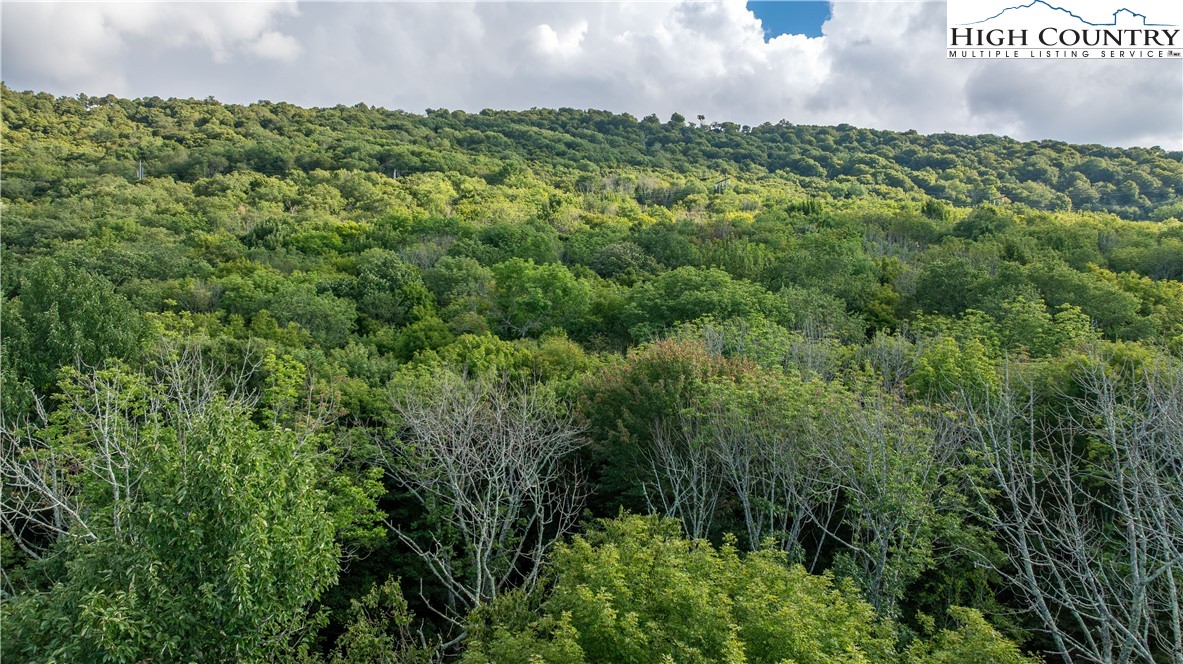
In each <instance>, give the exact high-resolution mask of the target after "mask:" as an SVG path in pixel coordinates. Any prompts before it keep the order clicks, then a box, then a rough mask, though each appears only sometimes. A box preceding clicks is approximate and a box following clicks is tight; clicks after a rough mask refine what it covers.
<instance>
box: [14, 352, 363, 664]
mask: <svg viewBox="0 0 1183 664" xmlns="http://www.w3.org/2000/svg"><path fill="white" fill-rule="evenodd" d="M160 360H161V361H160V362H159V363H158V364H157V367H158V369H157V372H155V373H150V374H144V373H133V372H129V371H126V370H124V369H120V368H111V369H104V370H98V371H93V372H90V373H86V374H82V373H78V372H74V371H71V372H69V373H68V374H67V376H66V378H65V380H64V381H63V383H62V396H61V406H60V407H59V408H58V409H56V410H55V411H54V412H52V413H50V414H48V416H47V419H46V421H45V422H44V423H42V424H30V425H28V426H14V425H12V424H11V423H10V425H9V427H8V428H7V429H6V430H5V431H4V433H3V447H2V453H0V473H2V480H3V500H2V502H0V504H2V507H3V509H2V510H0V517H2V523H3V526H4V530H5V533H6V538H7V537H12V538H13V541H15V542H16V543H17V544H18V546H19V547H20V548H21V550H22V551H23V552H24V553H25V554H26V555H27V556H29V557H30V558H31V559H32V560H33V562H30V563H28V564H29V565H32V566H35V567H37V566H41V567H45V568H46V570H47V571H48V570H53V569H56V570H58V573H57V575H56V578H54V579H53V581H52V585H50V586H48V587H40V586H31V587H29V588H27V589H24V590H22V591H20V592H18V593H17V594H16V595H15V596H12V597H6V598H5V599H4V601H3V602H2V603H0V611H2V612H3V618H4V624H5V635H6V638H5V639H4V645H3V647H4V650H3V652H4V654H5V656H6V658H7V657H11V658H13V659H25V658H34V659H41V658H45V659H55V658H61V659H67V660H69V661H78V662H90V661H94V662H100V661H144V660H155V659H160V658H162V659H168V660H185V661H226V660H237V661H242V660H263V659H271V658H282V657H283V656H284V654H285V653H290V652H291V648H292V647H293V645H294V644H295V643H296V642H298V641H299V640H300V639H302V638H303V637H305V636H307V633H308V630H309V628H310V627H312V626H314V625H315V619H314V618H313V616H312V615H311V614H310V613H309V608H310V605H311V603H312V602H314V601H315V600H316V599H317V598H318V597H319V595H320V593H321V592H322V591H324V590H325V589H326V588H327V587H329V586H330V585H332V584H333V583H335V582H336V579H337V574H338V563H339V559H340V557H341V555H342V552H341V549H340V548H339V547H338V546H337V544H336V543H335V542H334V539H335V536H336V535H337V533H338V532H339V531H340V530H343V529H347V528H349V527H351V526H352V524H355V523H357V522H358V521H359V520H362V519H363V514H362V513H363V512H364V511H366V510H367V509H373V503H372V500H369V499H366V498H364V497H363V499H362V501H361V503H358V502H356V501H353V500H340V499H341V498H344V496H343V495H336V496H334V495H332V494H331V493H330V491H329V490H328V489H327V487H328V486H329V485H330V484H331V483H332V481H333V480H332V479H331V478H332V477H333V476H334V471H333V470H332V463H333V460H332V458H331V456H330V455H328V454H326V453H325V452H324V444H325V439H324V435H323V433H321V432H320V431H319V430H318V427H319V424H318V422H319V420H318V419H316V418H315V417H313V419H309V418H308V417H306V415H310V414H311V415H314V413H311V412H310V411H307V410H305V409H302V408H300V409H294V407H299V406H300V399H299V392H300V387H299V383H298V382H293V380H295V379H296V377H300V378H302V377H303V376H304V372H303V367H302V366H298V365H289V366H287V367H286V368H285V367H282V366H278V367H277V371H276V373H275V376H277V379H276V380H274V381H273V382H272V385H271V387H270V388H269V389H268V391H267V392H266V394H264V395H263V397H262V398H263V402H264V403H266V404H267V405H266V407H265V409H264V411H263V412H264V413H266V415H265V416H263V417H260V419H262V420H266V421H267V423H266V424H258V423H257V421H256V420H255V419H254V415H255V413H254V412H253V405H254V401H253V400H252V399H251V398H250V397H249V396H247V394H246V393H245V392H244V391H242V385H243V384H242V383H238V388H237V389H236V391H234V392H231V393H225V392H222V391H221V390H219V389H218V387H217V381H218V379H219V378H220V376H219V375H218V374H217V373H215V372H213V371H211V370H210V369H209V368H208V367H207V366H205V365H203V363H202V362H201V361H200V359H199V357H198V356H196V355H194V354H192V353H191V352H189V351H185V352H182V353H180V354H167V355H162V356H161V358H160ZM305 394H306V395H308V394H314V393H305ZM301 411H302V412H303V413H304V414H303V415H302V414H301ZM367 503H368V507H366V504H367ZM334 505H336V507H334ZM338 509H340V510H343V511H342V512H337V510H338ZM6 564H7V563H6ZM33 578H36V575H33Z"/></svg>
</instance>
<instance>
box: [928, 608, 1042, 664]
mask: <svg viewBox="0 0 1183 664" xmlns="http://www.w3.org/2000/svg"><path fill="white" fill-rule="evenodd" d="M949 616H950V617H951V618H952V619H953V620H954V621H955V622H956V624H957V627H956V629H942V630H941V631H940V632H938V633H936V634H934V635H933V636H931V637H930V638H927V639H924V640H919V641H916V642H914V643H913V644H912V645H910V646H909V647H908V650H907V660H908V661H909V662H914V663H915V664H1034V662H1037V661H1039V660H1037V659H1035V658H1033V657H1026V656H1024V655H1023V654H1022V653H1021V652H1020V651H1019V648H1018V647H1017V646H1016V645H1015V644H1014V643H1012V642H1010V641H1008V640H1006V639H1005V638H1004V637H1003V636H1002V635H1001V634H999V633H998V630H996V629H994V628H993V627H991V626H990V623H988V622H986V619H985V618H983V617H982V614H981V613H980V612H978V611H975V610H974V609H967V608H964V607H959V606H955V607H951V608H950V609H949Z"/></svg>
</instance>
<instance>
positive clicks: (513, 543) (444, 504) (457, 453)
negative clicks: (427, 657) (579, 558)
mask: <svg viewBox="0 0 1183 664" xmlns="http://www.w3.org/2000/svg"><path fill="white" fill-rule="evenodd" d="M391 403H392V405H393V406H394V409H395V411H396V412H397V413H398V415H399V417H400V418H401V421H400V422H399V427H398V428H399V430H400V435H399V436H398V438H396V439H393V440H384V441H380V442H381V447H382V448H383V449H384V450H385V452H386V453H387V454H386V457H385V458H386V461H387V467H388V469H389V471H390V473H391V475H392V476H393V478H394V479H395V480H396V481H398V482H399V483H400V484H401V485H402V486H403V487H404V488H405V489H406V490H407V491H408V492H409V493H410V494H411V495H412V496H414V497H415V499H416V500H417V501H418V502H419V503H420V504H421V505H422V506H423V508H424V510H425V511H426V513H427V515H428V516H429V518H430V519H431V520H433V521H434V523H433V526H432V527H431V528H430V530H429V531H426V532H415V531H412V530H409V529H407V528H405V527H403V526H399V525H393V524H392V526H391V527H392V529H393V531H394V532H395V533H396V535H397V536H398V537H399V539H400V540H401V541H402V542H403V543H404V544H406V545H407V547H409V548H410V549H411V550H412V551H413V552H414V553H415V554H416V555H418V556H419V557H420V558H421V559H422V560H423V561H424V562H425V563H426V564H427V567H428V569H429V570H430V571H431V573H432V574H433V575H434V576H435V578H436V579H437V580H438V581H439V582H440V583H441V584H442V585H443V587H444V588H445V589H446V590H447V592H448V594H449V601H448V606H447V607H433V608H435V610H437V611H438V612H439V613H440V614H441V615H442V616H443V617H444V618H446V619H447V620H449V621H451V622H452V624H453V625H454V626H456V627H457V628H460V629H461V634H462V633H463V629H462V628H463V617H464V615H465V614H466V613H467V612H468V611H469V610H471V609H472V608H473V607H476V606H479V605H481V604H484V603H486V602H489V601H491V600H493V599H495V598H496V597H497V596H498V595H499V594H501V593H502V592H503V591H505V590H507V589H509V588H512V587H525V588H531V587H533V586H534V585H535V583H536V582H537V580H538V575H539V573H540V571H541V565H542V562H543V557H544V555H545V554H546V552H547V551H548V550H549V549H550V547H551V545H552V544H553V543H554V542H555V541H556V540H557V539H558V538H559V537H561V536H562V535H563V534H564V533H566V532H568V531H569V529H570V528H571V527H572V526H573V525H574V523H575V521H576V519H577V517H578V515H579V510H580V509H581V506H582V504H583V498H584V493H585V492H584V485H583V483H582V482H581V481H580V480H579V478H578V476H577V474H576V473H574V472H573V471H572V469H571V466H570V463H569V457H570V455H571V453H572V452H574V451H575V450H576V449H578V448H579V447H580V446H581V445H583V444H584V439H583V437H582V436H581V431H580V428H579V427H578V426H577V425H576V424H575V423H574V421H573V419H572V417H571V415H570V414H569V413H567V412H565V410H564V409H563V407H562V405H561V404H560V403H559V402H558V400H557V399H556V397H555V396H554V395H553V393H552V392H551V391H550V390H549V389H547V388H546V387H545V386H543V385H538V384H527V385H520V384H515V383H511V382H509V381H507V380H501V379H495V378H488V377H479V378H470V377H463V376H459V375H456V374H454V373H451V372H445V373H442V374H440V375H437V376H435V377H433V378H431V379H430V380H426V381H424V382H421V383H418V384H416V385H414V386H407V387H399V388H395V389H394V390H393V393H392V399H391ZM446 533H455V535H456V537H455V538H452V537H449V536H448V535H447V534H446Z"/></svg>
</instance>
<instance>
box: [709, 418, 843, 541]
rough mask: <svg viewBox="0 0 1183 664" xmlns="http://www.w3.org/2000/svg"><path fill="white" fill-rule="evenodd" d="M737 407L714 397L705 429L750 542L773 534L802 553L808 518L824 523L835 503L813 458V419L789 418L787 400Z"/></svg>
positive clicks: (823, 468) (815, 449) (823, 469)
mask: <svg viewBox="0 0 1183 664" xmlns="http://www.w3.org/2000/svg"><path fill="white" fill-rule="evenodd" d="M736 406H737V405H729V404H726V403H724V402H723V401H721V400H720V401H716V402H715V403H714V404H713V405H712V406H711V409H710V411H709V412H710V415H709V423H708V425H707V429H708V431H709V436H710V441H711V446H712V450H713V451H714V453H715V455H716V458H717V461H718V464H719V467H720V469H721V471H722V475H723V478H724V480H725V482H726V483H727V485H728V487H729V488H730V489H731V491H732V492H733V493H734V495H735V498H736V501H737V502H738V503H739V507H740V511H741V513H742V516H743V521H744V528H745V531H746V534H747V538H748V542H749V543H750V545H751V546H753V547H756V546H759V545H760V544H761V543H762V542H763V541H764V540H765V539H766V538H773V539H775V540H776V541H777V543H778V544H779V546H780V547H781V548H782V549H784V550H785V551H789V552H791V553H792V554H794V555H799V556H802V557H803V556H804V549H803V546H802V542H801V533H802V529H803V527H804V526H805V525H806V524H807V523H808V522H809V520H810V518H811V516H817V517H818V518H822V519H823V520H824V521H826V522H828V521H829V515H830V512H831V509H830V508H831V507H832V506H833V504H834V495H833V494H834V491H833V489H832V485H831V483H830V482H829V480H828V479H827V477H826V473H827V472H828V471H827V468H826V465H825V464H823V463H819V459H818V458H817V454H818V451H819V450H818V447H817V445H816V440H817V436H818V433H819V432H818V431H817V428H816V427H815V426H814V425H813V422H812V419H811V418H797V417H793V416H792V415H791V414H790V413H789V412H788V406H787V405H786V404H782V403H778V402H775V401H773V402H766V401H762V402H760V403H752V404H742V405H738V407H736ZM822 515H825V516H824V517H823V516H822ZM815 562H816V556H815Z"/></svg>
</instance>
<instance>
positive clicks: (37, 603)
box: [0, 88, 1183, 664]
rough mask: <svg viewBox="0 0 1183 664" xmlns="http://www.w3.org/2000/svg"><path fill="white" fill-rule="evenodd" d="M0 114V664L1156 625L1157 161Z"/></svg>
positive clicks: (452, 122) (845, 133)
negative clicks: (0, 625) (6, 661)
mask: <svg viewBox="0 0 1183 664" xmlns="http://www.w3.org/2000/svg"><path fill="white" fill-rule="evenodd" d="M2 94H3V155H2V156H3V162H2V166H0V178H2V184H0V190H2V191H0V194H2V202H0V205H2V207H0V224H2V228H0V233H2V240H3V248H2V251H3V253H2V254H0V269H2V278H3V297H4V300H3V309H2V312H0V313H2V316H3V320H2V325H3V328H2V330H0V332H2V335H3V352H2V355H0V378H2V381H3V383H2V388H3V391H2V395H0V397H2V400H0V406H2V408H3V416H4V435H3V448H2V450H0V451H2V455H0V478H2V481H3V487H2V489H3V491H2V492H0V493H2V495H3V498H2V499H0V502H2V508H3V509H0V519H2V521H0V523H2V525H3V537H2V538H0V546H2V548H0V553H2V554H3V584H2V591H0V611H2V612H3V619H4V624H5V637H6V638H5V639H4V642H3V644H2V648H3V650H2V653H3V655H4V657H5V658H12V661H46V660H47V659H49V658H50V657H51V654H52V656H53V657H56V658H57V660H58V661H79V662H85V661H239V660H241V661H261V660H265V659H267V660H276V659H278V660H282V661H334V662H340V661H351V662H365V661H397V662H420V661H422V662H426V661H432V660H431V657H433V653H436V654H438V653H443V655H444V656H446V658H448V659H460V660H462V661H465V662H519V661H520V662H527V661H536V660H534V659H531V658H532V657H542V659H543V660H544V661H548V662H550V661H553V662H618V661H637V662H662V661H670V660H669V659H663V658H672V661H678V662H693V661H702V662H707V661H737V662H738V661H752V662H778V661H784V660H792V661H798V662H838V661H843V662H846V661H862V662H901V661H902V662H914V663H917V664H922V663H929V662H932V663H937V662H951V661H966V662H969V661H990V662H1002V663H1006V662H1015V663H1019V662H1025V661H1029V657H1035V658H1047V659H1048V660H1049V661H1051V660H1054V661H1082V662H1094V661H1095V662H1102V661H1105V662H1110V661H1138V662H1155V661H1170V660H1169V659H1168V656H1169V654H1170V653H1171V652H1173V650H1174V649H1175V646H1174V645H1173V644H1177V643H1179V642H1180V639H1183V623H1180V621H1179V615H1180V595H1179V593H1178V591H1177V589H1178V585H1179V583H1183V569H1181V568H1180V567H1179V560H1181V559H1183V485H1181V482H1183V480H1181V477H1183V473H1180V472H1178V469H1179V468H1181V467H1183V456H1180V455H1181V454H1183V452H1181V450H1183V439H1181V436H1183V420H1180V413H1181V412H1183V407H1180V404H1183V221H1180V219H1181V218H1183V163H1181V159H1183V154H1180V153H1167V152H1164V151H1162V150H1159V149H1140V148H1139V149H1116V148H1107V147H1103V146H1097V145H1069V144H1065V143H1058V142H1049V141H1045V142H1038V143H1031V142H1027V143H1024V142H1018V141H1014V140H1011V139H1006V138H999V137H994V136H974V137H971V136H957V135H947V134H942V135H930V136H924V135H919V134H917V133H915V132H906V133H895V132H887V131H872V130H866V129H857V128H854V127H851V126H848V125H840V126H838V127H809V126H796V125H792V124H788V123H780V124H777V125H771V124H767V125H762V126H759V127H741V126H737V125H734V124H730V123H717V124H709V125H702V124H700V123H687V122H686V121H685V119H684V118H682V117H680V116H675V117H673V118H671V119H670V120H668V121H665V122H662V121H661V120H659V119H657V118H654V117H648V118H644V119H641V120H637V119H636V118H633V117H630V116H627V115H615V114H612V113H608V112H603V111H578V110H571V109H561V110H557V111H555V110H531V111H524V112H508V111H485V112H482V113H479V114H467V113H463V112H448V111H442V110H439V111H428V112H427V113H426V115H422V116H420V115H414V114H409V113H404V112H399V111H387V110H382V109H375V108H370V107H365V106H356V107H343V106H339V107H335V108H325V109H303V108H299V107H295V106H292V105H289V104H282V103H269V102H260V103H258V104H252V105H249V106H236V105H226V104H221V103H219V102H216V101H214V100H212V99H210V100H205V101H198V100H160V99H155V98H153V99H139V100H125V99H117V98H114V97H104V98H88V97H85V96H80V97H78V98H54V97H52V96H50V95H47V94H34V93H27V92H14V91H12V90H9V89H7V88H3V90H2ZM47 625H48V626H53V627H52V628H47V627H46V626H47ZM1023 653H1028V654H1023ZM975 657H976V658H977V659H973V658H975ZM983 657H984V658H985V659H982V658H983ZM1122 657H1125V659H1121V658H1122Z"/></svg>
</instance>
